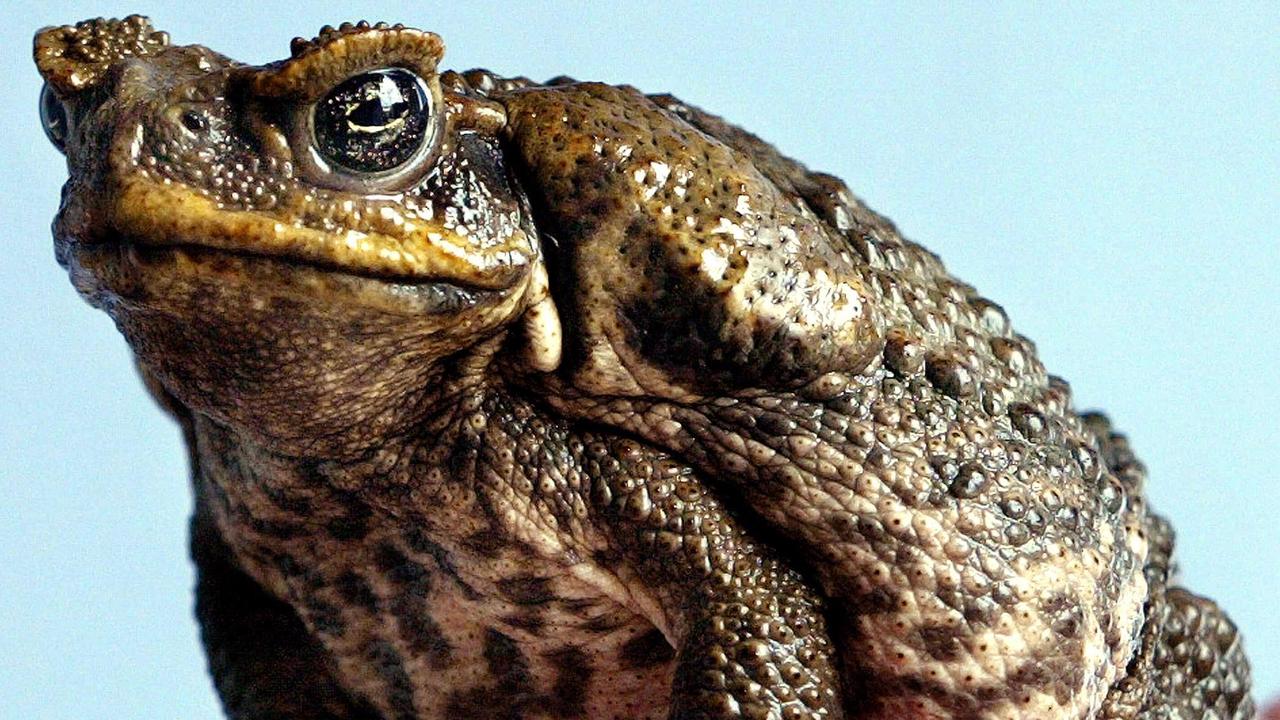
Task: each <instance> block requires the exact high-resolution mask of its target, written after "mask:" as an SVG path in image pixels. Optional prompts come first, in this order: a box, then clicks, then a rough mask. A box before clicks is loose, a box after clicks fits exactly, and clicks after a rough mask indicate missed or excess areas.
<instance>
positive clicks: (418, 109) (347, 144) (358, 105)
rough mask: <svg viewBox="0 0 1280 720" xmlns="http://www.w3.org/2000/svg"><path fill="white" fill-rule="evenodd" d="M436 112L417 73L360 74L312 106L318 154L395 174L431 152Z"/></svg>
mask: <svg viewBox="0 0 1280 720" xmlns="http://www.w3.org/2000/svg"><path fill="white" fill-rule="evenodd" d="M434 110H435V108H433V107H432V100H431V93H430V92H429V91H428V89H427V85H426V83H425V82H423V80H422V78H420V77H418V76H417V75H415V74H414V73H412V72H410V71H408V70H405V69H403V68H384V69H381V70H371V71H368V72H363V73H360V74H359V75H356V76H354V77H351V78H349V79H347V80H346V81H344V82H343V83H342V84H340V85H338V86H337V87H335V88H333V89H332V90H330V91H329V93H328V94H327V95H325V96H324V97H322V98H321V99H320V100H319V101H317V102H316V103H315V105H314V106H313V107H312V111H311V131H312V138H313V142H314V143H315V149H316V152H317V153H318V154H319V155H320V157H321V158H323V159H324V161H325V162H326V163H328V164H329V165H330V166H331V167H332V168H333V169H335V170H340V171H345V172H347V173H356V174H372V175H376V174H382V173H390V172H392V171H394V170H396V169H398V168H400V167H401V166H404V165H406V164H407V163H409V162H410V161H411V160H413V159H414V158H415V157H419V156H420V155H421V153H422V152H424V151H425V149H427V148H429V147H430V145H431V142H432V140H433V137H432V135H433V134H434V128H435V126H436V123H434V122H432V113H433V112H434ZM46 127H47V126H46Z"/></svg>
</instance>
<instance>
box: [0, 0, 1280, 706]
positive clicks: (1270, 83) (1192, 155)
mask: <svg viewBox="0 0 1280 720" xmlns="http://www.w3.org/2000/svg"><path fill="white" fill-rule="evenodd" d="M24 5H28V6H30V7H34V5H35V4H34V3H31V4H27V3H24ZM896 5H897V4H892V5H891V4H885V5H869V6H860V7H858V8H851V7H844V6H841V7H835V6H834V4H833V5H832V6H825V5H803V4H796V3H751V2H734V3H731V4H724V5H717V6H699V5H697V4H693V3H688V2H684V3H678V4H677V3H673V4H661V3H656V4H655V3H637V2H632V3H618V4H617V5H614V4H611V3H604V2H598V3H590V4H582V5H568V4H566V5H556V4H549V3H547V2H501V3H494V4H485V3H476V2H466V3H460V2H447V3H446V2H439V3H434V2H412V3H382V4H373V3H358V2H354V1H353V0H344V1H343V2H332V3H305V4H304V3H287V4H286V3H274V2H256V3H240V4H231V3H221V2H219V3H177V2H167V3H162V2H137V3H130V4H127V5H126V4H123V3H117V2H105V1H104V2H95V3H88V2H64V3H47V4H44V5H43V6H42V7H40V9H38V10H37V9H23V10H14V9H12V8H11V9H8V10H6V12H5V20H4V22H3V23H0V38H2V40H3V42H2V43H0V58H2V62H3V65H2V66H0V68H2V70H3V81H4V82H3V84H2V85H0V130H2V132H0V202H3V212H2V213H0V219H2V220H3V222H4V228H3V232H0V237H2V238H3V240H2V242H3V251H2V252H0V353H2V355H0V357H2V362H3V365H2V367H0V708H3V710H0V714H3V715H4V716H6V717H13V718H18V717H21V718H28V719H33V720H34V719H36V718H214V717H217V716H218V711H217V705H216V701H215V699H214V696H213V694H212V691H211V690H210V687H209V683H208V681H207V679H206V677H205V666H204V658H203V655H202V653H201V650H200V646H199V643H198V638H197V632H196V629H195V625H194V623H193V621H192V617H191V603H192V598H191V583H192V572H191V567H190V564H189V563H188V560H187V556H186V548H185V543H186V537H185V534H186V527H185V525H186V516H187V513H188V510H189V504H190V499H189V492H188V486H187V479H186V472H187V470H186V466H185V459H184V453H183V450H182V448H181V446H180V441H179V437H178V432H177V430H176V428H175V427H174V426H173V425H172V424H171V423H170V422H169V421H168V419H167V418H166V417H165V416H163V415H162V414H161V412H160V411H159V410H158V409H157V408H156V407H154V406H153V404H152V403H151V401H150V400H149V399H148V398H147V396H146V394H145V393H144V391H143V388H142V386H141V384H140V382H139V381H138V379H137V377H136V375H135V373H134V371H133V368H132V366H131V361H130V358H129V355H128V353H127V352H126V348H125V344H124V342H123V341H122V340H121V339H120V338H119V337H118V336H117V334H116V331H115V330H114V328H113V327H112V325H111V323H110V321H109V320H108V319H107V317H106V316H105V315H102V314H100V313H98V312H96V311H93V310H91V309H90V308H89V307H88V306H86V305H84V304H83V303H82V302H81V301H80V300H79V299H78V297H77V296H76V294H75V292H74V291H73V290H72V288H71V287H70V285H69V284H68V282H67V280H66V277H65V275H64V273H63V272H62V271H61V270H60V269H59V268H58V267H57V265H56V264H55V262H54V259H53V253H52V250H51V244H50V238H49V230H48V226H49V220H50V218H51V217H52V215H53V213H54V211H55V208H56V206H57V202H58V187H59V185H60V183H61V182H62V180H63V178H64V169H63V165H62V161H61V158H60V157H59V155H58V154H57V153H56V152H55V151H54V149H53V148H52V147H51V146H50V145H49V144H48V143H47V142H46V141H45V139H44V137H43V136H42V134H41V130H40V125H39V122H38V119H37V113H36V98H37V97H38V92H39V89H40V85H39V80H38V78H37V76H36V73H35V70H34V68H33V67H32V65H31V63H30V57H29V53H30V45H31V33H32V32H33V31H34V30H35V29H36V28H38V27H40V26H42V25H46V24H61V23H66V22H73V21H76V20H80V19H83V18H85V17H92V16H96V15H103V14H112V13H115V14H126V13H128V12H144V13H147V14H150V15H151V16H152V17H153V18H154V19H155V21H156V24H157V25H158V26H159V27H160V28H161V29H164V30H168V31H170V32H171V33H172V35H173V38H174V40H175V41H176V42H178V43H196V42H198V43H203V44H206V45H209V46H211V47H213V48H216V49H218V50H220V51H222V52H225V53H227V54H230V55H232V56H234V57H236V58H238V59H240V60H244V61H249V62H268V61H271V60H275V59H279V58H281V57H285V56H287V54H288V43H289V39H290V38H292V37H293V36H295V35H306V36H310V35H312V34H314V32H315V31H316V30H317V29H318V28H319V27H320V26H321V25H322V24H325V23H338V22H341V21H343V20H357V19H360V18H368V19H370V20H382V19H385V20H390V21H399V22H404V23H407V24H411V25H414V26H418V27H422V28H426V29H431V30H434V31H436V32H438V33H440V34H441V35H442V36H443V37H444V39H445V42H446V44H447V45H448V48H449V50H448V53H447V56H446V62H445V65H446V67H453V68H459V69H461V68H466V67H474V66H487V67H490V68H492V69H494V70H496V71H499V72H503V73H508V74H521V75H527V76H529V77H533V78H548V77H552V76H554V75H558V74H562V73H565V74H570V75H573V76H575V77H578V78H580V79H598V80H605V81H610V82H615V83H630V84H633V85H636V86H638V87H640V88H642V89H645V90H647V91H651V92H658V91H670V92H673V93H675V94H677V95H679V96H680V97H682V98H683V99H685V100H686V101H689V102H692V103H696V104H699V105H701V106H703V107H705V108H707V109H709V110H711V111H713V112H716V113H718V114H722V115H724V116H726V117H728V118H730V119H732V120H734V121H736V122H739V123H742V124H744V125H745V126H746V127H748V128H750V129H751V130H753V131H754V132H756V133H759V134H760V135H762V136H763V137H765V138H766V139H768V140H770V141H772V142H774V143H776V144H777V145H778V146H779V147H781V148H782V149H783V150H784V151H786V152H788V153H790V154H792V155H794V156H796V157H798V158H799V159H801V160H802V161H804V162H806V163H808V164H809V165H811V166H812V167H816V168H821V169H823V170H827V171H830V172H834V173H835V174H837V175H839V176H841V177H843V178H845V179H846V180H847V181H848V183H849V184H850V186H851V187H852V188H853V189H854V190H855V192H857V193H858V194H860V195H861V196H863V197H864V198H866V199H867V200H868V201H869V202H870V203H871V204H872V206H873V207H875V208H877V209H879V210H880V211H881V212H884V213H886V214H888V215H889V216H891V217H893V218H894V219H895V220H896V221H897V222H898V223H899V224H900V226H901V227H902V229H903V230H904V232H905V233H906V234H907V235H908V236H910V237H912V238H914V239H917V240H919V241H922V242H924V243H925V244H926V245H928V246H929V247H930V248H932V249H933V250H935V251H936V252H938V253H940V254H941V255H942V257H943V258H944V259H945V260H946V262H947V263H948V265H949V266H950V267H951V268H952V269H953V270H954V271H955V272H956V273H957V274H958V275H959V276H961V277H962V278H964V279H966V280H967V281H969V282H971V283H973V284H974V285H976V286H977V287H978V288H979V289H980V290H981V292H982V293H983V294H985V295H987V296H988V297H991V298H993V299H995V300H996V301H998V302H1000V303H1001V304H1003V305H1004V307H1005V308H1006V309H1007V310H1008V312H1009V315H1010V316H1011V317H1012V318H1013V321H1014V323H1015V325H1016V326H1017V327H1018V329H1019V330H1020V331H1021V332H1023V333H1025V334H1027V335H1029V336H1031V337H1032V338H1033V339H1035V340H1036V341H1037V343H1038V345H1039V348H1040V351H1041V354H1042V357H1043V359H1044V360H1045V362H1046V364H1047V365H1048V367H1049V369H1050V371H1051V372H1054V373H1056V374H1059V375H1062V376H1064V377H1066V378H1068V379H1069V380H1070V381H1071V383H1072V385H1073V387H1074V389H1075V397H1076V402H1077V405H1078V406H1080V407H1095V406H1096V407H1103V408H1105V409H1106V410H1107V412H1108V413H1110V414H1111V416H1112V418H1113V420H1114V421H1115V423H1116V424H1117V425H1118V426H1119V427H1120V428H1122V429H1124V430H1125V431H1127V432H1128V433H1129V434H1130V436H1131V439H1132V441H1133V444H1134V446H1135V447H1136V449H1137V450H1138V452H1139V454H1140V456H1141V457H1142V458H1143V460H1145V462H1146V463H1147V465H1148V466H1149V467H1150V470H1151V481H1150V486H1149V493H1150V495H1151V497H1152V498H1153V503H1154V505H1155V507H1156V508H1157V509H1158V510H1160V511H1161V512H1164V513H1166V514H1168V515H1170V516H1171V517H1172V518H1173V521H1174V524H1175V526H1176V527H1177V529H1178V533H1179V538H1180V542H1179V545H1178V552H1179V555H1180V558H1181V566H1182V570H1183V575H1184V577H1185V579H1186V580H1187V582H1188V583H1189V584H1191V585H1192V586H1193V587H1194V588H1196V589H1197V590H1200V591H1202V592H1206V593H1208V594H1211V595H1212V596H1214V597H1215V598H1217V599H1218V600H1220V601H1221V602H1222V603H1223V604H1224V605H1225V606H1226V607H1227V608H1229V609H1230V611H1231V613H1232V615H1233V616H1234V618H1235V619H1236V620H1237V621H1238V623H1239V624H1240V625H1241V626H1242V627H1243V629H1244V631H1245V633H1246V636H1247V642H1248V647H1249V649H1250V650H1251V652H1252V655H1253V660H1254V663H1255V676H1256V680H1257V688H1258V695H1259V696H1260V697H1265V696H1267V695H1269V694H1271V692H1273V691H1277V690H1280V613H1278V612H1276V607H1277V605H1280V598H1277V597H1276V594H1275V593H1276V590H1277V579H1280V572H1278V571H1277V553H1278V552H1280V531H1278V530H1277V527H1276V521H1275V516H1276V512H1277V508H1280V484H1278V483H1277V480H1280V478H1278V477H1277V458H1280V447H1278V445H1277V437H1278V435H1280V432H1278V431H1280V419H1278V417H1280V415H1278V414H1280V382H1278V381H1277V374H1278V373H1280V338H1278V335H1277V324H1278V323H1280V300H1277V294H1278V293H1277V291H1278V290H1280V269H1278V266H1280V249H1278V247H1280V245H1278V242H1280V9H1277V8H1278V7H1280V6H1277V5H1275V4H1266V3H1263V4H1258V5H1252V6H1250V5H1230V6H1228V5H1222V4H1214V7H1213V9H1212V10H1209V9H1206V8H1194V7H1190V6H1178V7H1172V6H1166V5H1163V4H1162V5H1159V6H1155V5H1152V6H1146V7H1138V8H1133V9H1129V10H1125V11H1116V10H1114V9H1112V8H1106V7H1104V6H1102V5H1098V6H1094V7H1077V8H1075V9H1071V10H1067V9H1063V8H1055V9H1053V10H1052V11H1051V12H1048V13H1047V14H1042V12H1040V11H1038V10H1033V9H1031V8H1030V6H1029V5H1030V4H1028V5H1027V6H1019V5H1013V6H1003V7H999V8H996V9H992V7H991V6H990V5H988V4H985V3H983V4H981V5H973V6H967V7H966V6H963V5H948V6H947V8H945V9H943V8H939V7H929V6H927V5H925V4H908V5H907V6H906V7H905V9H904V8H903V7H897V6H896ZM55 6H57V7H55Z"/></svg>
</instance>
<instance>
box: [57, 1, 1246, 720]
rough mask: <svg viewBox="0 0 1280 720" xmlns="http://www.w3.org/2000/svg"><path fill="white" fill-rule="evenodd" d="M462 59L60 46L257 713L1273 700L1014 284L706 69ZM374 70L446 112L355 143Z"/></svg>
mask: <svg viewBox="0 0 1280 720" xmlns="http://www.w3.org/2000/svg"><path fill="white" fill-rule="evenodd" d="M442 53H443V45H442V44H441V42H440V40H439V38H438V37H436V36H434V35H431V34H430V33H422V32H419V31H415V30H411V29H406V28H402V27H399V26H396V27H388V26H382V25H379V26H369V25H367V24H360V25H344V26H342V27H341V28H337V29H334V28H325V29H324V30H322V32H321V34H320V36H319V37H317V38H316V39H314V40H311V41H305V40H296V41H295V42H294V45H293V48H292V55H291V57H290V59H288V60H286V61H282V62H280V63H275V64H272V65H268V66H263V67H253V66H244V65H240V64H238V63H235V62H233V61H230V60H228V59H227V58H225V57H223V56H221V55H218V54H216V53H213V52H211V51H209V50H207V49H205V48H203V47H200V46H172V45H171V44H170V43H169V41H168V38H167V36H165V35H164V34H163V33H156V32H154V31H153V30H152V29H151V27H150V25H149V24H148V23H147V22H146V21H145V20H143V19H141V18H138V17H136V16H135V17H131V18H127V19H125V20H123V21H103V20H96V21H88V22H85V23H81V24H79V25H76V26H66V27H63V28H51V29H46V30H44V31H42V32H41V33H40V34H39V35H38V36H37V40H36V59H37V64H38V65H39V67H40V70H41V72H42V74H43V75H44V77H45V79H46V81H47V82H48V84H49V86H50V87H51V92H52V93H53V96H54V97H55V98H56V102H57V104H56V105H54V106H53V107H55V108H63V109H64V111H65V112H66V117H65V121H66V127H65V134H64V135H59V134H58V133H56V132H55V138H56V139H57V140H58V141H59V143H60V144H61V145H63V147H64V151H65V153H66V155H67V159H68V167H69V171H70V176H71V177H70V180H69V181H68V187H67V192H66V193H65V195H64V200H63V207H62V210H61V212H60V213H59V217H58V220H57V221H56V222H55V239H56V243H57V248H58V257H59V259H60V261H61V262H63V264H64V265H66V266H67V267H68V269H69V271H70V273H71V276H72V279H73V282H74V283H75V284H76V286H77V288H78V289H79V290H80V291H81V292H82V293H83V294H84V295H85V296H86V297H87V298H88V299H89V300H90V301H91V302H93V303H94V304H95V305H97V306H99V307H101V308H103V309H104V310H105V311H107V312H108V313H110V314H111V316H112V317H113V318H114V319H115V321H116V323H117V325H118V326H119V327H120V329H121V331H122V333H123V334H124V335H125V337H126V339H127V340H128V341H129V343H130V345H131V347H132V348H133V350H134V352H135V354H136V355H137V358H138V361H139V364H140V367H141V368H142V371H143V374H144V377H145V378H146V379H147V380H148V384H149V387H150V388H151V389H152V390H153V392H154V394H155V395H156V397H157V398H158V399H159V400H160V401H161V402H162V403H163V404H164V405H165V407H166V408H168V409H169V410H170V411H171V412H172V413H173V415H174V416H175V417H176V418H177V419H178V421H179V422H180V423H181V424H182V426H183V428H184V429H185V431H186V435H187V440H188V444H189V446H190V448H191V456H192V464H193V470H194V484H195V489H196V498H197V509H196V513H195V517H194V520H193V534H192V550H193V556H194V558H195V560H196V562H197V565H198V567H199V570H200V582H199V588H198V606H197V614H198V616H199V618H200V621H201V623H202V627H203V629H204V637H205V642H206V645H207V647H208V650H209V657H210V667H211V670H212V674H213V676H214V680H215V683H216V685H217V687H218V690H219V692H220V694H221V696H222V698H223V701H224V706H225V709H226V711H227V714H228V715H229V716H230V717H233V718H241V719H253V720H259V719H265V718H317V717H324V718H396V719H399V720H408V719H410V718H413V719H426V718H468V717H470V718H488V717H511V718H574V717H578V718H678V719H681V720H684V719H691V718H736V717H746V718H841V717H848V718H886V719H887V718H1085V717H1091V718H1163V717H1210V716H1212V717H1221V718H1247V717H1251V716H1252V715H1253V706H1252V703H1251V701H1250V699H1249V696H1248V686H1249V672H1248V665H1247V662H1246V660H1245V658H1244V655H1243V652H1242V650H1241V644H1240V640H1239V638H1238V637H1237V634H1236V631H1235V628H1234V626H1232V624H1231V623H1230V621H1229V620H1227V619H1226V617H1225V616H1224V615H1223V614H1222V613H1221V612H1220V611H1219V610H1218V609H1217V608H1216V606H1214V604H1213V603H1212V602H1210V601H1208V600H1205V599H1203V598H1200V597H1197V596H1195V595H1192V594H1191V593H1189V592H1187V591H1186V590H1184V589H1181V588H1178V587H1174V586H1172V585H1170V577H1169V575H1170V555H1171V552H1172V543H1173V540H1172V533H1171V531H1170V529H1169V527H1168V525H1167V523H1165V522H1164V521H1163V520H1161V519H1160V518H1159V517H1158V516H1156V515H1154V514H1152V513H1151V512H1150V511H1149V510H1148V508H1147V507H1146V503H1145V501H1144V496H1143V490H1142V485H1143V482H1144V480H1145V471H1144V469H1143V467H1142V465H1141V463H1140V462H1139V461H1138V460H1137V459H1136V458H1135V457H1134V456H1133V454H1132V453H1131V451H1130V450H1129V447H1128V444H1127V442H1126V441H1125V439H1124V437H1123V436H1121V435H1118V434H1116V433H1115V432H1114V431H1113V430H1112V429H1111V428H1110V427H1109V425H1108V423H1107V421H1106V420H1105V418H1103V417H1102V416H1100V415H1096V414H1080V413H1077V412H1076V411H1075V410H1074V409H1073V408H1072V405H1071V397H1070V390H1069V388H1068V386H1067V384H1066V383H1065V382H1064V381H1062V380H1061V379H1060V378H1057V377H1054V376H1052V375H1050V374H1048V373H1047V372H1046V370H1045V368H1044V366H1043V365H1042V364H1041V363H1040V361H1039V360H1038V359H1037V357H1036V354H1035V348H1034V346H1033V345H1032V343H1031V342H1030V341H1029V340H1028V339H1026V338H1025V337H1022V336H1021V335H1018V334H1017V333H1016V332H1015V331H1014V330H1013V328H1012V326H1011V324H1010V322H1009V320H1008V318H1007V317H1006V315H1005V313H1004V312H1003V311H1002V310H1001V309H1000V307H999V306H998V305H997V304H995V303H994V302H992V301H990V300H988V299H986V298H984V297H982V296H981V295H979V294H978V293H977V292H976V291H975V290H974V289H973V288H972V287H970V286H968V285H966V284H964V283H962V282H960V281H958V280H956V279H955V278H953V277H951V276H950V275H949V274H948V273H947V272H946V270H945V268H944V266H943V265H942V263H941V262H940V261H939V259H938V258H937V257H936V256H934V255H932V254H931V253H929V252H928V251H927V250H925V249H923V248H922V247H920V246H918V245H916V244H914V243H912V242H910V241H908V240H905V239H904V238H902V237H901V236H900V234H899V233H898V231H897V230H896V228H894V226H893V225H892V224H891V223H890V222H889V221H888V220H886V219H885V218H883V217H881V216H879V215H876V214H875V213H874V212H872V211H870V210H869V209H867V208H866V207H865V206H864V205H863V204H862V203H861V202H860V201H859V200H858V199H857V198H856V197H854V196H853V195H852V193H850V191H849V190H848V189H847V188H846V187H845V186H844V184H843V183H841V182H840V181H839V180H837V179H836V178H833V177H831V176H829V175H824V174H821V173H814V172H810V171H808V170H807V169H806V168H804V167H803V166H801V165H800V164H798V163H796V162H795V161H793V160H790V159H788V158H786V157H784V156H782V155H781V154H779V153H778V152H777V151H776V150H774V149H773V148H772V147H771V146H769V145H767V144H765V143H764V142H763V141H761V140H759V139H758V138H756V137H755V136H753V135H750V134H749V133H747V132H745V131H743V130H741V129H739V128H737V127H735V126H733V125H730V124H728V123H726V122H724V121H723V120H721V119H719V118H717V117H715V116H712V115H709V114H707V113H704V112H703V111H701V110H699V109H697V108H693V107H691V106H688V105H685V104H683V103H681V102H680V101H679V100H677V99H675V98H673V97H670V96H646V95H644V94H642V93H640V92H638V91H637V90H635V89H634V88H630V87H615V86H609V85H603V84H599V83H580V82H575V81H572V80H570V79H567V78H559V79H556V80H553V81H550V82H548V83H545V84H539V83H534V82H531V81H528V80H525V79H522V78H515V79H511V78H502V77H498V76H495V75H493V74H491V73H488V72H486V71H481V70H475V71H469V72H466V73H454V72H440V71H438V70H437V63H438V62H439V60H440V57H441V55H442ZM383 67H399V68H405V69H408V70H410V71H412V72H414V73H416V74H417V76H419V77H421V78H422V79H423V82H424V87H425V88H427V90H426V92H427V93H428V94H429V96H430V98H431V101H432V104H431V107H432V108H433V114H432V115H431V116H430V118H429V121H430V122H433V123H437V124H436V125H434V126H433V132H434V133H435V134H433V135H431V138H432V140H431V143H430V144H424V145H423V146H422V149H421V152H418V153H417V154H413V157H414V158H415V160H413V161H410V162H409V163H407V164H406V165H405V166H403V167H401V168H399V169H397V170H396V171H394V172H390V173H385V174H382V175H378V176H369V175H368V174H363V175H362V174H360V173H350V172H340V171H337V170H335V167H334V166H333V162H332V161H333V160H334V159H333V158H332V157H330V156H326V155H325V154H324V153H323V152H317V151H316V150H314V149H313V148H312V147H311V146H310V138H311V137H312V136H311V135H309V134H308V133H307V132H305V129H306V127H307V126H306V123H307V122H308V118H310V117H311V115H309V114H308V113H309V111H310V108H311V107H313V106H314V105H315V103H317V102H318V101H319V99H320V98H322V97H324V96H325V93H326V92H327V91H328V90H330V89H332V88H333V87H335V86H337V85H339V84H341V83H342V82H344V81H346V80H348V79H349V78H351V77H355V76H358V75H359V74H360V73H362V72H365V71H369V70H374V69H378V68H383ZM193 117H194V118H196V119H195V120H193V119H192V118H193ZM407 155H410V153H405V154H402V155H401V156H407Z"/></svg>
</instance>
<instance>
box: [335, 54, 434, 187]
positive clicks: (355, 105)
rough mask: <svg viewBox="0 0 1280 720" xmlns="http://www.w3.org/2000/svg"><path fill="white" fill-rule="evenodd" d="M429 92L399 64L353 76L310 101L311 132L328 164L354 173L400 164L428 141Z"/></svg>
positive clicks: (429, 131) (374, 171) (423, 84)
mask: <svg viewBox="0 0 1280 720" xmlns="http://www.w3.org/2000/svg"><path fill="white" fill-rule="evenodd" d="M431 110H432V108H431V96H430V94H429V93H428V92H427V88H426V85H425V83H424V82H423V81H422V78H420V77H418V76H417V75H415V74H413V73H412V72H409V71H408V70H404V69H402V68H386V69H382V70H372V71H369V72H365V73H361V74H359V75H356V76H354V77H352V78H350V79H348V80H346V81H345V82H343V83H342V84H341V85H338V86H337V87H335V88H334V89H333V90H330V91H329V94H327V95H325V96H324V97H323V98H322V99H321V100H320V101H319V102H318V103H316V105H315V107H314V109H313V111H312V113H313V114H312V132H313V134H314V140H315V143H316V148H317V150H318V151H319V152H320V155H321V156H322V157H323V158H324V159H325V160H326V161H327V162H329V163H332V164H333V165H336V166H338V167H340V168H344V169H346V170H350V171H355V172H359V173H382V172H387V171H390V170H394V169H395V168H397V167H399V166H401V165H403V164H405V163H406V162H408V161H409V160H410V159H411V158H412V157H413V156H414V155H415V154H416V153H417V151H418V150H419V149H420V148H421V147H422V146H423V145H424V144H425V143H426V142H427V141H428V140H429V139H430V137H429V136H430V134H431V122H430V114H431Z"/></svg>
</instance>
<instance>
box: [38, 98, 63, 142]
mask: <svg viewBox="0 0 1280 720" xmlns="http://www.w3.org/2000/svg"><path fill="white" fill-rule="evenodd" d="M40 124H41V125H43V126H44V134H45V135H46V136H47V137H48V138H49V142H51V143H53V144H54V145H56V146H57V147H59V148H62V147H64V146H65V145H66V144H67V109H66V107H64V106H63V104H62V101H61V100H59V99H58V96H57V95H54V94H53V90H51V89H50V88H49V86H48V85H45V86H44V88H43V89H41V90H40Z"/></svg>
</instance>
